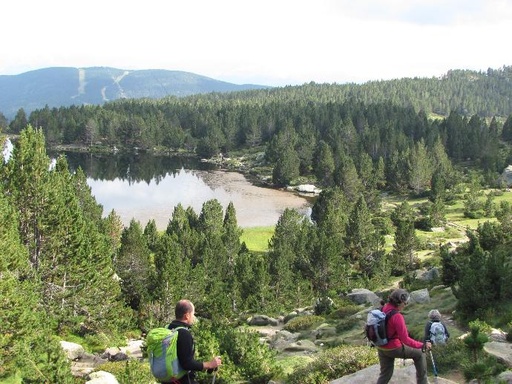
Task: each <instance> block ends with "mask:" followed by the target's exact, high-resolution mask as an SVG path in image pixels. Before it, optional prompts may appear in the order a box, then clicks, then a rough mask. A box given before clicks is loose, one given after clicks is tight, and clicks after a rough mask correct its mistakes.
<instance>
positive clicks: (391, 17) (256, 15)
mask: <svg viewBox="0 0 512 384" xmlns="http://www.w3.org/2000/svg"><path fill="white" fill-rule="evenodd" d="M2 8H3V9H4V10H5V11H4V12H3V15H4V17H3V20H2V23H0V35H1V36H2V46H1V47H0V55H1V56H0V74H16V73H21V72H24V71H26V70H31V69H36V68H41V67H48V66H73V67H88V66H112V67H117V68H123V69H150V68H163V69H170V70H183V71H189V72H194V73H197V74H201V75H204V76H209V77H213V78H216V79H220V80H225V81H230V82H235V83H260V84H269V85H286V84H302V83H306V82H310V81H315V82H338V83H343V82H347V81H357V82H361V81H366V80H371V79H387V78H397V77H404V76H437V75H441V74H443V73H445V72H446V71H447V70H449V69H455V68H468V69H477V70H485V69H487V68H488V67H492V68H497V67H501V66H503V65H511V64H512V63H511V62H510V58H509V56H508V54H507V47H506V46H504V45H503V44H504V43H503V42H504V41H506V37H507V36H510V35H511V32H512V2H511V1H510V0H478V1H477V0H465V1H464V0H357V1H354V0H317V1H315V2H313V1H306V0H279V1H270V0H260V1H257V2H256V1H236V0H217V1H210V0H189V1H187V2H174V1H166V0H147V1H144V2H141V1H136V2H125V3H119V2H110V1H100V0H90V1H88V2H83V3H81V5H80V6H77V5H76V2H69V1H64V0H47V1H45V2H40V1H37V0H18V1H17V2H9V3H6V4H4V5H3V6H2Z"/></svg>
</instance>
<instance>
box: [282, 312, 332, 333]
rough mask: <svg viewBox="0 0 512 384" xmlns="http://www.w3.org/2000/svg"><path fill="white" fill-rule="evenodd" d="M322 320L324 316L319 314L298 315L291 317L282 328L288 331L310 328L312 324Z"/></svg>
mask: <svg viewBox="0 0 512 384" xmlns="http://www.w3.org/2000/svg"><path fill="white" fill-rule="evenodd" d="M322 321H324V318H323V317H321V316H316V315H304V316H298V317H294V318H293V319H291V320H290V321H289V322H288V323H286V325H285V326H284V327H283V328H284V329H285V330H287V331H289V332H298V331H304V330H306V329H309V328H311V327H312V326H313V325H314V324H318V323H321V322H322Z"/></svg>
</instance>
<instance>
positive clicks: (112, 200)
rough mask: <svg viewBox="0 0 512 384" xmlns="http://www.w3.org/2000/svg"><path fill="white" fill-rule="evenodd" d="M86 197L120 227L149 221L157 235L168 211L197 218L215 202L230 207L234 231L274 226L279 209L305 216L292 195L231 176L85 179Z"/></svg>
mask: <svg viewBox="0 0 512 384" xmlns="http://www.w3.org/2000/svg"><path fill="white" fill-rule="evenodd" d="M87 183H88V184H89V186H90V187H91V190H92V194H93V195H94V196H95V198H96V200H97V201H98V203H100V204H102V205H103V212H104V214H105V215H107V214H108V213H109V212H111V211H112V209H114V210H115V211H116V213H117V214H118V215H119V216H120V217H121V220H122V222H123V224H124V225H128V224H129V223H130V220H131V219H132V218H134V219H135V220H137V221H139V222H140V223H141V224H142V225H143V226H144V225H146V224H147V222H148V221H149V220H151V219H154V220H155V222H156V225H157V227H158V229H160V230H163V229H165V228H166V227H167V224H168V222H169V219H170V218H171V217H172V213H173V210H174V207H175V206H177V205H178V204H180V203H181V205H182V206H183V207H184V208H187V207H192V208H193V209H194V211H195V212H196V213H197V214H199V213H200V212H201V208H202V206H203V203H204V202H206V201H207V200H211V199H217V200H218V201H219V202H220V204H221V205H222V206H223V207H224V209H226V207H227V205H228V204H229V202H233V205H234V206H235V210H236V214H237V221H238V225H239V226H240V227H244V228H245V227H255V226H270V225H275V224H276V223H277V221H278V219H279V217H280V216H281V214H282V213H283V211H284V209H285V208H295V209H297V210H298V211H299V212H301V213H303V214H305V215H309V211H310V203H309V202H308V200H307V199H306V198H304V197H301V196H299V195H297V194H295V193H292V192H286V191H281V190H274V189H269V188H261V187H257V186H254V185H252V184H251V183H250V182H249V181H247V180H246V178H245V176H244V175H242V174H240V173H235V172H223V171H217V170H213V171H204V170H185V169H184V168H182V169H181V170H179V171H178V172H172V173H168V174H167V175H165V176H163V177H162V176H160V177H159V178H158V179H152V180H151V181H149V182H147V181H138V182H133V181H129V180H127V179H121V178H115V179H113V180H100V179H93V178H88V180H87Z"/></svg>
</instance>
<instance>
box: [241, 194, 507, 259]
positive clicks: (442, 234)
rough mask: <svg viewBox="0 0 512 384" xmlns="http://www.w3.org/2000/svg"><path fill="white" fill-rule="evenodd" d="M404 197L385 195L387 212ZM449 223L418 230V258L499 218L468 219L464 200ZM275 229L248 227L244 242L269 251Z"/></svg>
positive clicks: (449, 210)
mask: <svg viewBox="0 0 512 384" xmlns="http://www.w3.org/2000/svg"><path fill="white" fill-rule="evenodd" d="M496 191H498V190H495V189H487V190H483V191H482V195H481V196H480V201H481V202H482V204H483V203H484V202H485V200H486V198H487V195H488V194H489V193H495V192H496ZM403 200H404V198H401V197H397V196H391V195H384V196H383V201H382V207H383V209H384V210H385V211H390V210H392V209H394V208H395V207H396V206H398V205H399V204H400V203H401V202H402V201H403ZM407 201H408V202H409V204H410V205H411V206H412V207H418V206H419V205H421V204H423V203H426V202H427V199H426V198H417V199H413V198H408V199H407ZM501 201H507V202H509V203H510V204H512V192H511V191H508V190H507V191H500V193H499V194H497V195H496V196H495V197H494V200H493V203H494V206H495V207H499V204H500V202H501ZM445 211H446V216H445V217H446V222H447V224H446V225H445V226H444V227H441V228H436V229H434V230H432V231H421V230H416V235H417V236H418V239H419V240H420V244H421V245H422V246H421V247H420V248H419V249H417V253H418V256H419V257H420V258H423V257H426V256H428V255H431V254H432V245H436V246H437V245H440V244H445V243H448V242H454V243H459V242H461V241H465V240H466V234H465V232H466V230H467V229H476V228H477V227H478V225H479V224H480V223H483V222H485V221H495V220H496V218H495V217H482V218H478V219H469V218H467V217H464V200H456V201H454V202H452V203H451V204H450V205H448V204H447V205H446V207H445ZM274 229H275V226H268V227H247V228H243V234H242V236H241V241H244V242H245V244H246V245H247V248H248V249H249V250H250V251H252V252H267V251H268V242H269V240H270V239H271V238H272V236H273V234H274ZM393 243H394V238H393V236H392V235H388V236H386V250H387V251H388V252H389V251H391V250H392V248H393Z"/></svg>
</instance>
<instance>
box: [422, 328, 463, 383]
mask: <svg viewBox="0 0 512 384" xmlns="http://www.w3.org/2000/svg"><path fill="white" fill-rule="evenodd" d="M432 354H433V356H434V361H435V362H436V369H437V370H438V372H439V374H441V375H442V374H445V373H448V372H450V371H453V370H458V369H459V368H460V366H461V364H464V363H465V362H467V361H468V360H469V357H470V355H469V352H468V350H467V348H466V345H465V344H464V342H463V341H462V340H460V339H457V338H454V337H451V338H450V339H449V341H448V343H447V344H446V345H433V346H432ZM427 364H428V370H429V371H431V370H432V361H431V359H427Z"/></svg>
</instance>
